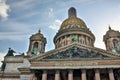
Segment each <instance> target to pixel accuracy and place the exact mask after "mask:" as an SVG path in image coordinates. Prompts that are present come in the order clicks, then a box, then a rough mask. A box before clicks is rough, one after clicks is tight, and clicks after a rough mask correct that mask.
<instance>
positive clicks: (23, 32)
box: [0, 0, 120, 61]
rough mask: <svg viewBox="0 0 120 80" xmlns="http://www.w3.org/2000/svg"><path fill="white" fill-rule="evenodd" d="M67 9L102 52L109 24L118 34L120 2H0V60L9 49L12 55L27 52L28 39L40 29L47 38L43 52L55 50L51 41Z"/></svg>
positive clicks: (10, 0) (40, 0)
mask: <svg viewBox="0 0 120 80" xmlns="http://www.w3.org/2000/svg"><path fill="white" fill-rule="evenodd" d="M70 7H75V8H76V10H77V17H79V18H81V19H82V20H83V21H84V22H85V23H86V25H87V27H88V28H89V29H90V30H91V31H92V33H93V34H94V35H95V37H96V40H95V47H98V48H102V49H105V45H104V42H103V35H105V34H106V31H107V30H108V26H109V25H110V26H111V28H112V29H114V30H117V31H120V0H0V61H1V60H3V56H4V55H6V53H7V51H8V48H9V47H10V48H12V49H13V50H14V51H15V52H16V53H15V54H20V53H26V52H27V51H28V47H29V37H30V36H31V35H32V34H35V33H37V32H38V30H39V29H40V30H41V33H42V34H43V35H44V36H45V37H46V39H47V45H46V51H49V50H52V49H54V43H53V38H54V36H55V34H56V33H57V31H58V29H59V28H60V25H61V23H62V22H63V21H64V20H65V19H66V18H68V9H69V8H70Z"/></svg>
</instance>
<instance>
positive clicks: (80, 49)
mask: <svg viewBox="0 0 120 80" xmlns="http://www.w3.org/2000/svg"><path fill="white" fill-rule="evenodd" d="M29 39H30V41H29V48H28V51H27V55H24V53H23V54H20V55H14V54H13V53H14V51H13V50H12V49H11V48H9V50H8V53H7V54H6V55H5V57H4V60H3V61H2V66H1V70H0V80H120V32H119V31H116V30H113V29H112V28H111V27H110V26H109V29H108V31H106V34H105V35H104V36H103V41H104V43H105V46H106V50H104V49H100V48H97V47H94V42H95V36H94V34H93V33H92V32H91V31H90V29H89V28H88V27H87V25H86V23H85V22H84V21H83V20H82V19H81V18H78V17H77V12H76V9H75V8H74V7H71V8H69V10H68V18H67V19H65V20H64V21H63V22H62V24H61V26H60V28H59V30H58V32H57V33H56V35H55V37H54V39H53V42H54V45H55V49H52V50H50V51H45V46H46V43H47V40H46V38H45V37H44V35H43V34H42V33H41V31H40V30H39V31H38V32H37V33H36V34H33V35H31V36H30V38H29Z"/></svg>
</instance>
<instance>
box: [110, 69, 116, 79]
mask: <svg viewBox="0 0 120 80" xmlns="http://www.w3.org/2000/svg"><path fill="white" fill-rule="evenodd" d="M108 72H109V80H115V78H114V74H113V69H109V71H108Z"/></svg>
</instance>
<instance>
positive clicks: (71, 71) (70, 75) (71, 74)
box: [68, 70, 73, 80]
mask: <svg viewBox="0 0 120 80" xmlns="http://www.w3.org/2000/svg"><path fill="white" fill-rule="evenodd" d="M68 80H73V70H69V72H68Z"/></svg>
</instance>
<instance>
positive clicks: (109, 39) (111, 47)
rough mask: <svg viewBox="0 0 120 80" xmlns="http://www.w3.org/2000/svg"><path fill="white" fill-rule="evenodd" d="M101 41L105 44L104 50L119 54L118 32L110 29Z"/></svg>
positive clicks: (119, 35) (119, 33)
mask: <svg viewBox="0 0 120 80" xmlns="http://www.w3.org/2000/svg"><path fill="white" fill-rule="evenodd" d="M103 41H104V42H105V46H106V50H107V51H112V52H117V53H120V32H119V31H115V30H113V29H111V27H110V26H109V30H108V31H107V32H106V34H105V35H104V36H103Z"/></svg>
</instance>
